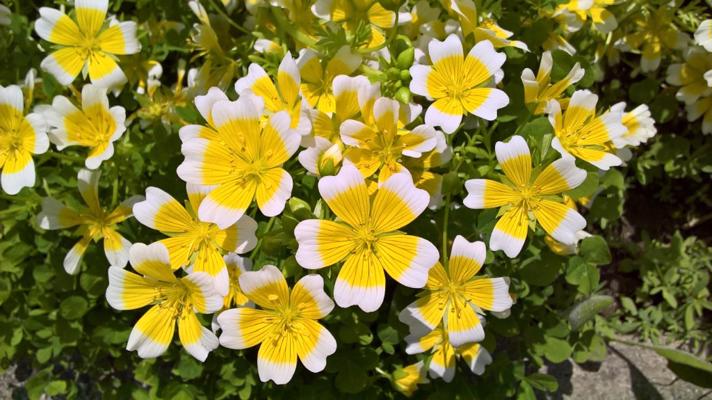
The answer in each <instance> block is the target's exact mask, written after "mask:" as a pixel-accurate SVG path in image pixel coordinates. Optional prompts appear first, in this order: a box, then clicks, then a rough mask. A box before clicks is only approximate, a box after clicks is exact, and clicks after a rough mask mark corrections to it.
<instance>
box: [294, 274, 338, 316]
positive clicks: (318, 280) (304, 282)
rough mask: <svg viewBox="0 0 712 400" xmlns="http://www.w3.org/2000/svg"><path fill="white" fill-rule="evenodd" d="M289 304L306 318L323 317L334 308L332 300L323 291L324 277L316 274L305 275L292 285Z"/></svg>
mask: <svg viewBox="0 0 712 400" xmlns="http://www.w3.org/2000/svg"><path fill="white" fill-rule="evenodd" d="M290 304H291V305H292V306H293V307H296V308H297V309H298V310H299V311H300V315H301V316H302V317H303V318H308V319H320V318H324V317H325V316H326V315H327V314H329V313H330V312H331V310H333V309H334V302H333V301H332V300H331V299H330V298H329V296H328V295H327V294H326V293H325V292H324V279H323V278H322V277H321V276H320V275H316V274H310V275H306V276H304V277H303V278H301V279H300V280H299V281H298V282H297V283H296V284H295V285H294V288H292V293H291V295H290Z"/></svg>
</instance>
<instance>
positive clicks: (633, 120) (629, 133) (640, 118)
mask: <svg viewBox="0 0 712 400" xmlns="http://www.w3.org/2000/svg"><path fill="white" fill-rule="evenodd" d="M611 110H613V111H615V112H621V113H623V119H622V122H623V126H625V128H626V132H625V133H624V134H623V135H621V136H619V137H618V138H616V139H613V145H614V146H615V147H616V148H619V149H620V148H623V147H626V146H631V147H635V146H640V145H641V144H642V143H645V142H647V141H648V139H650V138H651V137H653V136H655V134H656V133H657V129H655V120H654V119H653V117H652V116H651V114H650V109H649V108H648V106H647V105H645V104H641V105H639V106H638V107H635V108H634V109H632V110H630V111H629V112H625V102H620V103H618V104H615V105H614V106H612V107H611Z"/></svg>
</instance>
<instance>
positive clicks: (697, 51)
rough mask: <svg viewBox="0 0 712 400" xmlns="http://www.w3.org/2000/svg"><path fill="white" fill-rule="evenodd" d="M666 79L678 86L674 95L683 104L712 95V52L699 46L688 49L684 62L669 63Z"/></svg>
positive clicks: (692, 102)
mask: <svg viewBox="0 0 712 400" xmlns="http://www.w3.org/2000/svg"><path fill="white" fill-rule="evenodd" d="M666 81H667V83H669V84H671V85H675V86H680V89H678V91H677V93H676V97H677V99H678V100H680V101H684V102H685V104H694V103H695V102H697V101H698V100H699V99H700V98H701V97H708V96H712V53H709V52H707V51H705V50H703V49H701V48H699V47H692V48H690V49H688V51H687V52H686V53H685V62H684V63H675V64H670V66H669V67H668V70H667V76H666Z"/></svg>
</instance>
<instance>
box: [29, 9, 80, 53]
mask: <svg viewBox="0 0 712 400" xmlns="http://www.w3.org/2000/svg"><path fill="white" fill-rule="evenodd" d="M39 11H40V18H39V19H38V20H37V21H35V31H36V32H37V34H38V35H39V36H40V37H41V38H42V39H44V40H46V41H48V42H52V43H56V44H61V45H64V46H76V45H78V44H79V41H80V39H81V33H80V32H79V27H78V26H77V24H75V23H74V21H72V19H71V18H69V17H68V16H67V15H66V14H64V13H63V12H61V11H59V10H55V9H54V8H48V7H41V8H40V10H39Z"/></svg>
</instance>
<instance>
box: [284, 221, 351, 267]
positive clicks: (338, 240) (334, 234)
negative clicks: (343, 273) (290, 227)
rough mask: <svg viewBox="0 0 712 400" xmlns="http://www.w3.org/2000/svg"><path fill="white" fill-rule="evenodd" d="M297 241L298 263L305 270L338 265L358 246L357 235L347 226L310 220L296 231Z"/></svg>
mask: <svg viewBox="0 0 712 400" xmlns="http://www.w3.org/2000/svg"><path fill="white" fill-rule="evenodd" d="M294 237H295V238H296V239H297V243H298V244H299V247H298V248H297V254H296V258H297V262H298V263H299V265H301V266H302V267H304V268H308V269H316V268H323V267H327V266H329V265H333V264H336V263H337V262H339V261H341V260H343V259H344V258H345V257H346V256H347V255H349V254H350V253H351V252H352V251H353V250H354V249H355V248H356V245H357V242H356V238H355V233H354V232H353V230H352V229H351V228H349V227H348V226H347V225H345V224H341V223H338V222H333V221H324V220H318V219H309V220H305V221H302V222H300V223H299V224H298V225H297V227H296V228H295V229H294Z"/></svg>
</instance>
